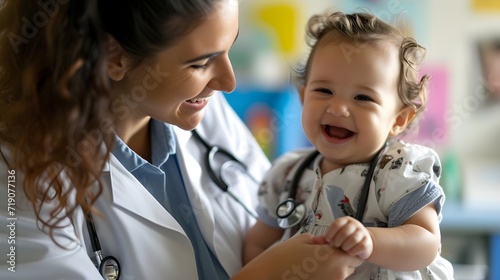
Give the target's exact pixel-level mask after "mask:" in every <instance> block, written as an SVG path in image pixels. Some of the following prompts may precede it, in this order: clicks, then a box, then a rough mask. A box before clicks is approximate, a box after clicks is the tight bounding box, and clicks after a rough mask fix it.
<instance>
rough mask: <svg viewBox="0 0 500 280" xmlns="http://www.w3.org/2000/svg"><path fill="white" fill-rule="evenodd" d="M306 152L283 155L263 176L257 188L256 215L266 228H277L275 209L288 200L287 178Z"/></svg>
mask: <svg viewBox="0 0 500 280" xmlns="http://www.w3.org/2000/svg"><path fill="white" fill-rule="evenodd" d="M308 152H310V150H300V151H293V152H289V153H285V154H283V155H282V156H280V157H278V158H277V159H276V160H275V161H274V162H273V163H272V166H271V169H270V170H269V171H268V172H267V173H266V174H265V175H264V179H263V180H262V182H261V184H260V186H259V192H258V197H259V204H258V206H257V214H258V219H259V220H260V221H262V222H264V223H265V224H267V225H268V226H271V227H273V228H279V226H278V221H277V219H278V216H277V215H276V208H277V207H278V205H279V204H280V203H281V202H283V201H284V200H285V199H287V198H288V194H289V192H290V190H289V185H290V184H287V177H288V175H289V173H290V172H291V171H292V168H293V167H294V165H295V163H296V162H297V161H298V160H299V159H301V158H302V157H304V156H306V155H307V154H308Z"/></svg>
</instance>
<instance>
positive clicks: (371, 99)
mask: <svg viewBox="0 0 500 280" xmlns="http://www.w3.org/2000/svg"><path fill="white" fill-rule="evenodd" d="M354 99H355V100H359V101H373V98H371V97H370V96H368V95H362V94H360V95H356V97H354Z"/></svg>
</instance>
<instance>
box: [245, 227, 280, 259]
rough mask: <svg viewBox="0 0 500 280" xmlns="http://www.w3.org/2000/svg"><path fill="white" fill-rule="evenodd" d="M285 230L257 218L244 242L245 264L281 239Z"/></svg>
mask: <svg viewBox="0 0 500 280" xmlns="http://www.w3.org/2000/svg"><path fill="white" fill-rule="evenodd" d="M283 232H284V231H283V230H282V229H277V228H272V227H270V226H268V225H267V224H265V223H264V222H262V221H259V220H257V223H255V225H254V226H253V227H252V228H251V229H250V230H249V231H248V233H247V236H246V237H245V240H244V242H243V264H247V263H248V262H250V261H251V260H252V259H254V258H255V257H257V256H258V255H260V254H261V253H262V252H264V250H266V249H267V248H269V247H271V245H273V244H274V243H275V242H276V241H278V240H280V239H281V236H282V235H283Z"/></svg>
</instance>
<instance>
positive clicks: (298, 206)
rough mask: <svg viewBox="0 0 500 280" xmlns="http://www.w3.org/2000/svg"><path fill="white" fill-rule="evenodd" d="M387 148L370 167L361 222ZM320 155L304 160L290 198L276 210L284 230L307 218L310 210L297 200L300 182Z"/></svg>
mask: <svg viewBox="0 0 500 280" xmlns="http://www.w3.org/2000/svg"><path fill="white" fill-rule="evenodd" d="M385 147H387V143H385V145H384V147H382V148H381V149H380V150H379V151H378V152H377V154H376V155H375V156H374V157H373V158H372V160H371V161H370V167H369V168H368V173H367V175H366V177H365V181H364V184H363V189H362V190H361V196H360V199H359V204H358V209H357V211H356V219H357V220H358V221H360V222H361V221H362V219H363V215H364V212H365V206H366V201H367V200H368V192H369V190H370V183H371V180H372V178H373V172H374V171H375V167H376V165H377V162H378V161H379V159H380V156H381V155H382V152H383V151H384V150H385ZM318 154H319V152H318V151H316V150H315V151H313V152H312V153H310V154H309V155H307V157H305V158H304V159H303V160H302V162H301V163H300V165H299V166H298V167H297V169H296V171H295V173H294V175H293V177H292V181H291V183H290V190H289V193H288V198H287V199H286V200H285V201H283V202H281V203H280V204H279V205H278V207H277V208H276V215H277V216H278V225H279V227H280V228H282V229H288V228H292V227H295V226H297V225H299V224H301V223H302V222H303V221H304V220H305V218H306V217H307V212H308V210H307V208H306V206H305V205H304V204H303V203H297V201H296V200H295V199H296V196H297V189H298V185H299V180H300V178H301V177H302V174H303V173H304V171H305V170H306V168H307V167H308V166H309V165H310V164H311V163H312V162H313V160H314V159H315V158H316V157H317V156H318Z"/></svg>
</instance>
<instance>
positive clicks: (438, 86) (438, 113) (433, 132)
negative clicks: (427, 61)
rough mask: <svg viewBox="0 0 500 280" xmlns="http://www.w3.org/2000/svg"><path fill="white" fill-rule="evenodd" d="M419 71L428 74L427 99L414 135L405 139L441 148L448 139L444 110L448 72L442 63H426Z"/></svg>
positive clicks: (446, 97) (446, 109)
mask: <svg viewBox="0 0 500 280" xmlns="http://www.w3.org/2000/svg"><path fill="white" fill-rule="evenodd" d="M420 73H422V74H424V73H425V74H428V75H430V77H431V78H430V80H429V85H428V99H427V106H426V108H425V111H424V112H423V113H422V116H421V117H420V119H419V120H417V121H418V123H417V125H418V130H417V134H416V135H414V134H413V135H412V134H409V135H408V136H407V137H406V140H408V141H409V142H413V143H417V144H421V145H425V146H428V147H431V148H433V149H435V150H437V151H439V150H442V149H443V146H444V145H445V144H446V143H447V140H448V130H449V123H448V121H449V120H448V118H447V115H446V112H447V111H448V106H449V94H450V93H449V73H448V69H447V68H446V67H445V66H444V65H426V66H424V67H422V69H421V71H420Z"/></svg>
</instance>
